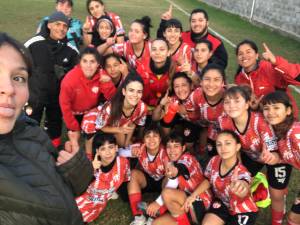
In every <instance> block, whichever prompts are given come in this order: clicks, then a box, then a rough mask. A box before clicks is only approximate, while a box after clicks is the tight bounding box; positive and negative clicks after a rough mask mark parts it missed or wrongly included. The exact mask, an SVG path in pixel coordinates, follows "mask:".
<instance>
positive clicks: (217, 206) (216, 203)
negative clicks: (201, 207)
mask: <svg viewBox="0 0 300 225" xmlns="http://www.w3.org/2000/svg"><path fill="white" fill-rule="evenodd" d="M220 207H221V204H220V202H214V204H213V208H214V209H218V208H220Z"/></svg>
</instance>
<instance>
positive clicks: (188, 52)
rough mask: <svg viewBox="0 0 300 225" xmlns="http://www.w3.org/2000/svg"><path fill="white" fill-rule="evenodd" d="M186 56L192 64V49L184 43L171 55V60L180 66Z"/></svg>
mask: <svg viewBox="0 0 300 225" xmlns="http://www.w3.org/2000/svg"><path fill="white" fill-rule="evenodd" d="M185 56H186V57H187V59H188V61H189V62H190V63H191V61H192V49H191V47H190V46H189V45H188V44H187V43H184V42H181V43H180V45H179V47H178V48H177V49H176V51H175V52H173V54H172V55H171V59H172V60H173V61H174V62H176V63H177V64H178V63H179V64H180V65H181V64H182V63H183V61H184V58H185Z"/></svg>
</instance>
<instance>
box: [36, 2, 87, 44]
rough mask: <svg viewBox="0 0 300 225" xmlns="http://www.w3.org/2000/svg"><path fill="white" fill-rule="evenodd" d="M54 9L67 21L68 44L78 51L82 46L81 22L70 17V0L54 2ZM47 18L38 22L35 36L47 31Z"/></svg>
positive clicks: (71, 5)
mask: <svg viewBox="0 0 300 225" xmlns="http://www.w3.org/2000/svg"><path fill="white" fill-rule="evenodd" d="M55 9H56V11H58V12H62V13H63V14H65V15H66V16H67V17H68V19H69V29H68V32H67V39H68V42H69V43H70V44H71V45H73V46H74V47H76V48H77V49H79V46H80V45H81V44H82V22H81V21H80V20H78V19H76V18H73V17H72V11H73V1H72V0H56V5H55ZM48 20H49V16H46V17H44V18H43V19H42V21H41V22H40V24H39V26H38V28H37V34H38V33H40V32H41V31H43V30H45V29H47V23H48Z"/></svg>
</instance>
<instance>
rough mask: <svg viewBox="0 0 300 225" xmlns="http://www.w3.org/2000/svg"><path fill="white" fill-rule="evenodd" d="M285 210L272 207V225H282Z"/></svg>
mask: <svg viewBox="0 0 300 225" xmlns="http://www.w3.org/2000/svg"><path fill="white" fill-rule="evenodd" d="M283 216H284V212H283V211H280V212H278V211H275V210H274V209H272V225H281V224H282V220H283Z"/></svg>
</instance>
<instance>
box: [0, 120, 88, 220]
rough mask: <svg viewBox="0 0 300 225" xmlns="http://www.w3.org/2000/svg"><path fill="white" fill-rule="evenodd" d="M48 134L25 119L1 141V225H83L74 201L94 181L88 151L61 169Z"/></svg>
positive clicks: (75, 157) (78, 155)
mask: <svg viewBox="0 0 300 225" xmlns="http://www.w3.org/2000/svg"><path fill="white" fill-rule="evenodd" d="M54 155H57V152H56V150H55V149H54V147H53V146H52V144H51V141H50V139H49V138H48V136H47V134H46V133H44V131H42V129H41V128H40V127H39V126H38V125H37V124H36V122H33V121H32V120H31V119H28V118H27V117H25V116H21V118H19V120H18V121H17V122H16V124H15V127H14V129H13V131H12V132H10V133H8V134H5V135H0V180H1V183H0V224H1V225H2V224H3V225H38V224H39V225H45V224H48V225H82V224H83V222H82V217H81V214H80V212H79V210H78V208H77V205H76V202H75V200H74V196H75V195H80V194H81V193H82V192H84V191H85V189H86V188H87V186H88V184H89V182H90V181H91V179H92V177H93V169H92V166H91V163H90V162H89V161H88V159H87V158H86V156H85V154H84V152H83V151H79V152H78V153H77V154H76V155H75V156H74V157H73V158H72V159H70V160H69V161H68V162H66V163H65V164H63V165H61V166H58V167H57V166H56V164H55V159H54Z"/></svg>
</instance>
